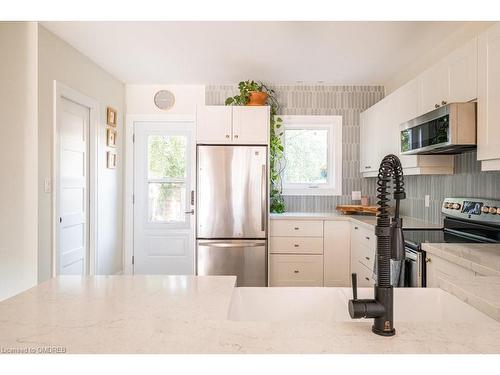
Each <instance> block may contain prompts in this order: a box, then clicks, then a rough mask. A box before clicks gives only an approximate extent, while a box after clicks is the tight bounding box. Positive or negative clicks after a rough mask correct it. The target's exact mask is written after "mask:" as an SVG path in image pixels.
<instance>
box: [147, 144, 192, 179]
mask: <svg viewBox="0 0 500 375" xmlns="http://www.w3.org/2000/svg"><path fill="white" fill-rule="evenodd" d="M186 147H187V138H186V137H185V136H182V135H150V136H149V137H148V178H149V179H152V178H184V177H186V160H187V158H186V156H187V155H186Z"/></svg>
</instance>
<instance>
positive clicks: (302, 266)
mask: <svg viewBox="0 0 500 375" xmlns="http://www.w3.org/2000/svg"><path fill="white" fill-rule="evenodd" d="M269 268H270V269H269V273H270V278H269V283H270V285H271V286H323V256H322V255H282V254H273V255H271V256H270V264H269Z"/></svg>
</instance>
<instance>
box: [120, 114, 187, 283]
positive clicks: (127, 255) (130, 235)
mask: <svg viewBox="0 0 500 375" xmlns="http://www.w3.org/2000/svg"><path fill="white" fill-rule="evenodd" d="M136 122H161V123H185V124H186V126H192V127H193V134H194V136H195V134H196V131H195V129H196V116H195V115H147V114H138V115H127V116H126V120H125V125H126V126H125V138H124V141H125V150H124V167H125V170H124V194H123V207H124V230H123V248H124V255H123V273H124V274H126V275H132V274H133V273H134V267H133V264H132V259H133V255H134V164H135V161H134V127H135V123H136ZM195 144H196V141H195V140H193V145H195ZM192 148H193V151H192V152H193V153H194V154H193V155H192V157H193V159H192V160H196V147H192ZM193 167H195V166H193ZM193 175H194V174H193ZM192 178H193V181H192V182H191V183H192V188H195V184H196V181H195V177H194V176H193V177H192ZM195 195H196V194H195ZM192 232H193V233H192V241H191V242H192V243H193V244H194V241H195V233H194V232H195V231H192Z"/></svg>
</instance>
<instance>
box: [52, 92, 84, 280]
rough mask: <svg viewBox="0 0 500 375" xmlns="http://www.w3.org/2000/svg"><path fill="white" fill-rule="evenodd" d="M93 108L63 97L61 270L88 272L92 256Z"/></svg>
mask: <svg viewBox="0 0 500 375" xmlns="http://www.w3.org/2000/svg"><path fill="white" fill-rule="evenodd" d="M89 111H90V110H89V108H87V107H84V106H82V105H79V104H76V103H74V102H72V101H70V100H67V99H65V98H60V105H59V106H58V114H57V134H58V144H59V153H58V163H57V164H58V176H57V177H58V184H57V186H58V194H57V198H58V202H57V206H58V212H59V215H58V216H59V228H58V257H57V258H58V259H57V263H58V267H57V269H58V273H59V274H61V275H84V274H85V273H87V268H88V267H87V260H88V188H87V186H88V183H87V181H88V168H89V163H88V152H87V147H88V132H89V117H90V112H89Z"/></svg>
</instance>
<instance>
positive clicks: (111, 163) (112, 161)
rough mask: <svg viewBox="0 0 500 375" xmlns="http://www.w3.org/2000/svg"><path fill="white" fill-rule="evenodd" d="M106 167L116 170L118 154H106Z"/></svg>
mask: <svg viewBox="0 0 500 375" xmlns="http://www.w3.org/2000/svg"><path fill="white" fill-rule="evenodd" d="M106 167H107V168H109V169H114V168H116V154H115V153H114V152H112V151H108V152H107V153H106Z"/></svg>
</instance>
